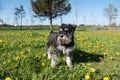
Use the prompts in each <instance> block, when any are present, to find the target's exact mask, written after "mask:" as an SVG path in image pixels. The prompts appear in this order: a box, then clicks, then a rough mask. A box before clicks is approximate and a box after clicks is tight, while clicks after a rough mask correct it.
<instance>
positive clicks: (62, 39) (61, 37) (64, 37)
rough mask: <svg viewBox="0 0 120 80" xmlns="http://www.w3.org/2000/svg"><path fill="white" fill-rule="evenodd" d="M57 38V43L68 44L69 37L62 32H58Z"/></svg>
mask: <svg viewBox="0 0 120 80" xmlns="http://www.w3.org/2000/svg"><path fill="white" fill-rule="evenodd" d="M57 40H58V43H59V44H69V43H70V42H71V38H70V37H68V36H67V35H64V34H60V35H59V36H58V37H57Z"/></svg>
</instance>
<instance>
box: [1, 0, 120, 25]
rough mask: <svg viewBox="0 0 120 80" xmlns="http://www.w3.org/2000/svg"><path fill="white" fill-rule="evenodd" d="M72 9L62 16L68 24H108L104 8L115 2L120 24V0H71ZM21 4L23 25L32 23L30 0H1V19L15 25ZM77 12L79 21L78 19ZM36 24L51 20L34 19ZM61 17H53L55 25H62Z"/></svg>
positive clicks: (117, 22) (45, 23) (46, 22)
mask: <svg viewBox="0 0 120 80" xmlns="http://www.w3.org/2000/svg"><path fill="white" fill-rule="evenodd" d="M69 1H70V4H71V7H72V9H71V11H70V13H68V14H67V15H64V16H62V19H63V22H64V23H66V24H68V23H69V24H77V25H80V24H85V25H103V26H104V25H108V20H107V18H106V17H105V16H104V15H103V13H104V9H105V8H106V7H107V6H108V5H109V4H113V6H114V7H116V8H117V9H118V17H117V18H116V19H115V20H114V22H116V24H117V25H120V15H119V14H120V5H119V4H120V1H119V0H99V1H98V0H97V1H96V0H89V1H88V0H74V1H73V0H69ZM20 5H23V6H24V9H25V11H26V17H25V18H23V25H31V19H30V16H31V13H30V9H31V5H30V1H29V0H19V1H18V0H1V1H0V7H1V9H0V19H2V20H3V21H4V22H5V23H7V24H11V25H14V24H15V20H14V12H15V8H16V7H19V6H20ZM76 14H77V21H76ZM34 21H35V22H34V25H49V20H48V19H46V20H45V21H39V19H37V18H36V19H34ZM60 24H61V22H60V17H57V18H56V19H53V25H60Z"/></svg>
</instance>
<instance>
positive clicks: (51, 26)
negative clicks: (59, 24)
mask: <svg viewBox="0 0 120 80" xmlns="http://www.w3.org/2000/svg"><path fill="white" fill-rule="evenodd" d="M50 30H51V31H53V25H52V17H50Z"/></svg>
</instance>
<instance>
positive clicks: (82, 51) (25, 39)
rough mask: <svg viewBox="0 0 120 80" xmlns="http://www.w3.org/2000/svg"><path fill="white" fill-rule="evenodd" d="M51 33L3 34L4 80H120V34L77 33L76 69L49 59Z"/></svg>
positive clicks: (0, 75)
mask: <svg viewBox="0 0 120 80" xmlns="http://www.w3.org/2000/svg"><path fill="white" fill-rule="evenodd" d="M48 34H49V30H33V31H30V30H23V31H20V30H1V31H0V79H1V80H5V79H6V80H10V79H11V80H119V79H120V32H101V31H96V32H92V31H91V32H90V31H79V30H77V31H76V32H75V46H74V53H73V58H72V61H73V64H74V67H73V68H68V67H67V65H66V63H65V58H64V57H60V58H59V63H58V65H57V67H56V68H55V69H52V68H51V67H50V60H48V59H47V55H46V41H47V36H48Z"/></svg>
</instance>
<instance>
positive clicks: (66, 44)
mask: <svg viewBox="0 0 120 80" xmlns="http://www.w3.org/2000/svg"><path fill="white" fill-rule="evenodd" d="M75 28H76V26H75V25H71V24H62V25H61V26H60V27H59V32H53V31H51V33H50V35H49V37H48V42H47V55H48V59H51V67H52V68H55V67H56V65H57V62H58V56H59V55H60V53H62V54H63V55H64V56H65V58H66V63H67V66H68V67H73V65H72V61H71V53H72V51H73V47H74V31H75Z"/></svg>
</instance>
